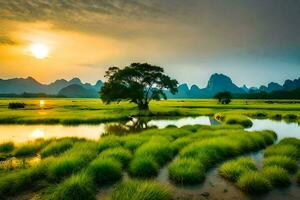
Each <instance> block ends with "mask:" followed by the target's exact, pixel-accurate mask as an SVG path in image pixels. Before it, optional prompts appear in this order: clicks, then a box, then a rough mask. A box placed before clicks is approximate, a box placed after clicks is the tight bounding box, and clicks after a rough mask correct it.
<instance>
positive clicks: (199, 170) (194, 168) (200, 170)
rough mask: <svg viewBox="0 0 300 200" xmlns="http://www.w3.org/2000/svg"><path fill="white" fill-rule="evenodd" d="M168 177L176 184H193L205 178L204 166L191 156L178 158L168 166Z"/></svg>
mask: <svg viewBox="0 0 300 200" xmlns="http://www.w3.org/2000/svg"><path fill="white" fill-rule="evenodd" d="M168 170H169V178H170V180H171V181H172V182H174V183H176V184H195V183H200V182H202V181H203V180H204V179H205V168H204V167H203V166H202V165H201V164H200V163H199V162H198V161H197V160H196V159H192V158H186V159H185V158H180V159H177V160H175V161H173V162H172V163H171V164H170V165H169V167H168Z"/></svg>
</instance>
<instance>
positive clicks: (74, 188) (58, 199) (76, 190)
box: [44, 173, 96, 200]
mask: <svg viewBox="0 0 300 200" xmlns="http://www.w3.org/2000/svg"><path fill="white" fill-rule="evenodd" d="M95 189H96V188H95V186H94V184H93V181H92V180H91V178H90V177H89V176H88V175H86V174H85V173H79V174H76V175H72V176H71V177H69V178H67V179H66V180H64V181H63V182H62V183H60V184H58V185H57V186H55V187H53V188H50V190H49V191H48V194H46V195H45V196H44V199H47V200H83V199H85V200H95V199H96V195H95V193H96V191H95Z"/></svg>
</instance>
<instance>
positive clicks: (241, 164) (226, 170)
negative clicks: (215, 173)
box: [219, 157, 256, 182]
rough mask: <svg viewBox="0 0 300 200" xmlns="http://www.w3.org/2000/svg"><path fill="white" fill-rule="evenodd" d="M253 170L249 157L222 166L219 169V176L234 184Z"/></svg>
mask: <svg viewBox="0 0 300 200" xmlns="http://www.w3.org/2000/svg"><path fill="white" fill-rule="evenodd" d="M255 170H256V166H255V163H254V161H253V160H252V159H251V158H249V157H242V158H239V159H236V160H230V161H227V162H225V163H224V164H222V165H221V167H220V168H219V174H220V176H222V177H223V178H225V179H227V180H229V181H232V182H236V181H237V180H238V179H239V178H240V177H241V176H242V175H243V174H245V173H248V172H249V171H255Z"/></svg>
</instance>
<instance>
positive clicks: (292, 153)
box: [264, 144, 300, 160]
mask: <svg viewBox="0 0 300 200" xmlns="http://www.w3.org/2000/svg"><path fill="white" fill-rule="evenodd" d="M270 156H287V157H289V158H293V159H296V160H297V159H298V158H300V151H298V148H297V147H296V146H294V145H290V144H277V145H273V146H270V147H268V148H267V149H266V150H265V151H264V157H270Z"/></svg>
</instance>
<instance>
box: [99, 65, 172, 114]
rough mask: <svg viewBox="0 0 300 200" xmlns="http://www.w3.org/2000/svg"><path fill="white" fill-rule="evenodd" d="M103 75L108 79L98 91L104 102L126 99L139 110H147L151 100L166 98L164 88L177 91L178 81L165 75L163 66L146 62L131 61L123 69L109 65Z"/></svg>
mask: <svg viewBox="0 0 300 200" xmlns="http://www.w3.org/2000/svg"><path fill="white" fill-rule="evenodd" d="M105 77H106V78H108V81H107V82H105V83H104V86H103V87H102V89H101V91H100V96H101V99H102V101H103V102H105V103H110V102H113V101H116V102H120V101H122V100H128V101H130V102H132V103H135V104H137V105H138V108H139V110H145V111H148V110H149V102H150V101H151V100H160V99H161V98H163V99H167V96H166V94H165V91H166V90H169V91H170V92H171V93H172V94H175V93H176V92H177V84H178V82H177V81H176V80H175V79H171V78H170V77H169V76H167V75H166V74H165V73H164V69H163V68H161V67H159V66H154V65H150V64H148V63H132V64H131V65H130V66H127V67H125V68H124V69H120V68H118V67H110V68H109V69H108V71H106V75H105Z"/></svg>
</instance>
